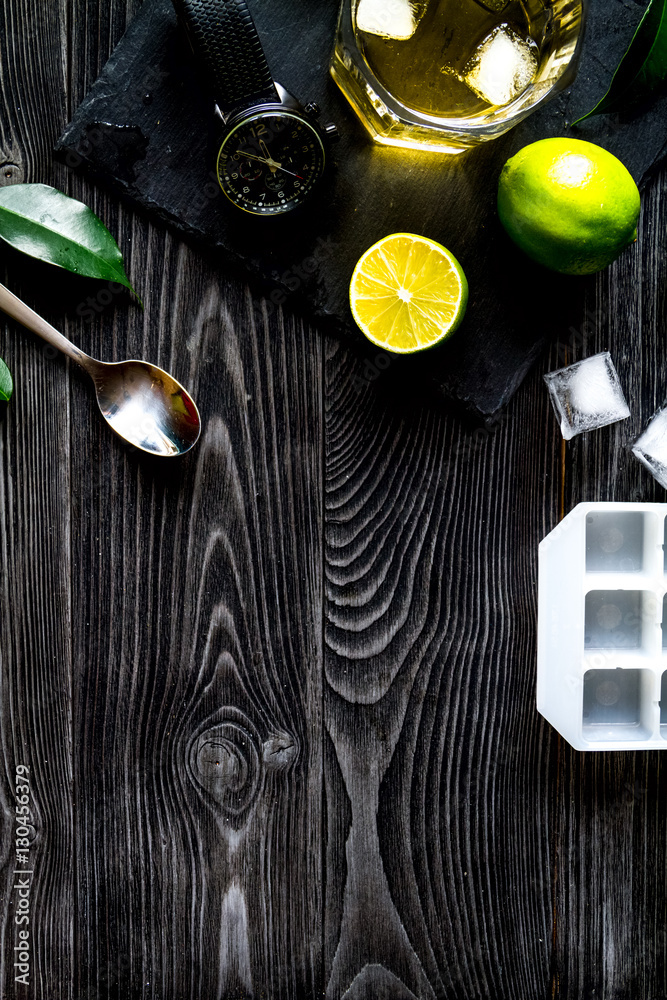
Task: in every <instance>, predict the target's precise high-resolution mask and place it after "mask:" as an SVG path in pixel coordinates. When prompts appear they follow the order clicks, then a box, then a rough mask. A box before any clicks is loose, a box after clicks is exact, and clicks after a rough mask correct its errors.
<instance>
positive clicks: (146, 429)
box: [93, 361, 201, 457]
mask: <svg viewBox="0 0 667 1000" xmlns="http://www.w3.org/2000/svg"><path fill="white" fill-rule="evenodd" d="M98 364H99V366H100V370H101V371H100V374H98V373H97V372H95V374H94V375H93V381H94V383H95V391H96V394H97V403H98V406H99V408H100V412H101V413H102V416H103V417H104V419H105V420H106V421H107V423H108V424H109V426H110V427H111V428H113V430H114V431H115V432H116V434H118V435H120V437H122V438H124V440H125V441H128V442H129V443H130V444H132V445H134V447H135V448H139V449H140V450H141V451H145V452H148V453H149V454H151V455H160V456H163V457H172V456H175V455H184V454H185V453H186V452H187V451H189V450H190V448H192V447H193V445H195V444H196V443H197V441H198V439H199V434H200V432H201V422H200V419H199V412H198V410H197V407H196V406H195V403H194V401H193V400H192V398H191V397H190V395H189V394H188V393H187V392H186V391H185V389H184V388H183V386H182V385H181V384H180V383H179V382H177V381H176V379H175V378H172V376H171V375H169V373H168V372H165V371H163V370H162V368H158V367H157V366H156V365H151V364H149V363H148V362H146V361H117V362H114V363H111V364H103V363H102V362H98Z"/></svg>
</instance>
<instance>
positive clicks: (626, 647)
mask: <svg viewBox="0 0 667 1000" xmlns="http://www.w3.org/2000/svg"><path fill="white" fill-rule="evenodd" d="M666 540H667V504H662V503H580V504H579V505H578V506H577V507H575V509H574V510H573V511H572V512H571V513H570V514H568V515H567V517H566V518H564V520H563V521H561V523H560V524H559V525H558V526H557V527H556V528H554V530H553V531H552V532H551V533H550V534H549V535H547V537H546V538H545V539H544V541H543V542H542V543H541V544H540V568H539V613H538V630H537V632H538V640H537V708H538V710H539V711H540V712H541V713H542V715H543V716H544V717H545V719H547V720H548V721H549V722H550V723H551V724H552V726H554V727H555V728H556V729H557V730H558V732H559V733H561V735H562V736H564V737H565V739H566V740H567V741H568V742H569V743H571V744H572V746H573V747H575V748H576V749H577V750H648V749H651V748H655V749H667V563H666V548H667V546H666Z"/></svg>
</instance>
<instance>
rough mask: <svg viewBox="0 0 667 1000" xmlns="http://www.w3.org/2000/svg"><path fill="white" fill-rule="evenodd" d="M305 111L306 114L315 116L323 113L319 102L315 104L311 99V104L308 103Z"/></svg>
mask: <svg viewBox="0 0 667 1000" xmlns="http://www.w3.org/2000/svg"><path fill="white" fill-rule="evenodd" d="M305 111H306V114H308V115H313V116H314V117H315V118H317V116H318V115H319V114H320V113H321V109H320V106H319V104H315V102H314V101H311V102H310V104H306V108H305Z"/></svg>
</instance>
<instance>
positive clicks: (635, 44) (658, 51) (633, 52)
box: [572, 0, 667, 125]
mask: <svg viewBox="0 0 667 1000" xmlns="http://www.w3.org/2000/svg"><path fill="white" fill-rule="evenodd" d="M665 79H667V0H650V3H649V5H648V7H647V8H646V11H645V13H644V16H643V17H642V19H641V21H640V22H639V26H638V28H637V30H636V31H635V34H634V37H633V39H632V41H631V42H630V46H629V48H628V50H627V52H626V53H625V55H624V56H623V58H622V59H621V61H620V63H619V65H618V67H617V69H616V72H615V73H614V76H613V77H612V81H611V84H610V86H609V90H608V91H607V93H606V94H605V95H604V97H603V98H602V99H601V100H600V101H598V103H597V104H596V105H595V107H594V108H593V109H592V110H591V111H589V112H588V113H587V114H585V115H582V116H581V118H577V120H576V122H572V124H573V125H578V124H579V122H583V121H584V119H586V118H590V116H591V115H603V114H606V113H607V112H609V111H622V110H627V109H628V108H629V107H631V106H632V105H634V104H637V103H638V102H639V101H641V100H643V99H644V98H647V97H650V96H651V94H653V93H654V92H655V91H656V90H657V89H658V87H659V86H660V85H661V84H663V83H664V82H665Z"/></svg>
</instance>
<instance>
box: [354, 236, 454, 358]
mask: <svg viewBox="0 0 667 1000" xmlns="http://www.w3.org/2000/svg"><path fill="white" fill-rule="evenodd" d="M467 302H468V282H467V281H466V276H465V274H464V273H463V268H462V267H461V265H460V264H459V262H458V261H457V259H456V257H455V256H454V255H453V254H452V253H450V252H449V250H447V249H446V248H445V247H443V246H441V245H440V244H439V243H436V242H435V241H434V240H430V239H428V238H427V237H426V236H415V235H413V234H412V233H393V234H392V235H391V236H385V238H384V239H382V240H380V241H379V242H378V243H375V244H374V245H373V246H372V247H370V249H368V250H367V251H366V253H365V254H363V255H362V256H361V257H360V259H359V261H358V262H357V266H356V267H355V269H354V273H353V275H352V280H351V282H350V306H351V309H352V315H353V316H354V319H355V322H356V323H357V326H358V327H359V329H360V330H361V331H362V332H363V333H364V334H365V335H366V336H367V337H368V339H369V340H371V341H372V342H373V343H374V344H377V345H378V347H383V348H385V350H387V351H393V352H395V353H396V354H414V352H415V351H423V350H425V349H426V348H428V347H433V346H434V345H435V344H439V343H441V342H442V341H443V340H444V339H445V338H446V337H449V335H450V334H452V333H453V332H454V330H456V328H457V326H458V325H459V323H460V322H461V320H462V319H463V316H464V314H465V311H466V305H467Z"/></svg>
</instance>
